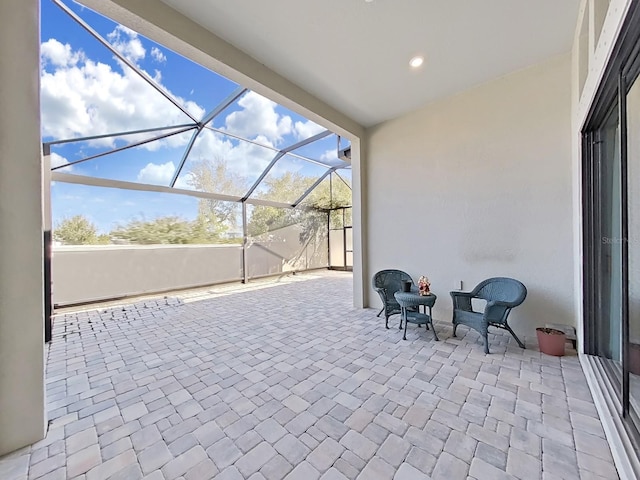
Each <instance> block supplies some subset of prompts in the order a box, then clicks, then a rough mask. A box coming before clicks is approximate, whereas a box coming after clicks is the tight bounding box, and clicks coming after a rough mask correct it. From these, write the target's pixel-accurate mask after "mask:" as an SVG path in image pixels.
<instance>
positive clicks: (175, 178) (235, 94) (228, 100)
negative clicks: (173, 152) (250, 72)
mask: <svg viewBox="0 0 640 480" xmlns="http://www.w3.org/2000/svg"><path fill="white" fill-rule="evenodd" d="M246 91H247V89H246V88H243V87H238V88H236V89H235V90H234V91H233V92H232V93H231V95H229V96H228V97H227V98H225V99H224V100H223V101H222V102H220V104H218V106H217V107H216V108H214V109H213V110H211V111H210V112H209V113H208V114H206V115H205V116H204V118H203V119H202V120H201V121H200V122H198V128H197V130H196V131H195V132H193V135H192V137H191V140H189V144H188V145H187V148H185V150H184V154H183V155H182V158H181V159H180V163H179V164H178V168H176V171H175V172H173V177H171V182H170V183H169V186H170V187H175V185H176V182H177V181H178V177H179V176H180V172H182V169H183V168H184V164H185V163H186V162H187V157H188V156H189V154H190V153H191V149H192V148H193V144H194V143H195V142H196V139H197V138H198V135H200V132H201V131H202V129H203V128H204V126H205V125H206V124H207V123H209V122H210V121H212V120H213V119H214V118H216V117H217V116H218V115H220V113H222V111H223V110H224V109H225V108H227V107H228V106H229V105H231V104H232V103H233V102H235V101H236V100H237V99H238V98H240V96H242V95H243V94H244V92H246Z"/></svg>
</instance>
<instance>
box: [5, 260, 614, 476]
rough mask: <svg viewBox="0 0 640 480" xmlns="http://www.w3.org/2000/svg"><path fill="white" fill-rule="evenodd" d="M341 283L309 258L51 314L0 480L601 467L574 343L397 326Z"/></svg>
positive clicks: (443, 326) (341, 276) (603, 449)
mask: <svg viewBox="0 0 640 480" xmlns="http://www.w3.org/2000/svg"><path fill="white" fill-rule="evenodd" d="M351 285H352V280H351V276H350V274H345V273H335V272H334V273H332V272H326V273H325V272H321V273H314V274H307V275H296V276H295V277H291V278H290V279H289V281H285V282H282V283H280V284H274V286H271V287H269V288H258V289H247V288H240V287H238V286H236V287H235V290H237V291H236V292H235V293H234V292H233V288H232V289H226V290H225V289H224V288H211V289H210V290H209V291H208V292H207V291H200V292H199V293H197V294H183V295H177V296H171V297H168V298H158V299H155V300H153V299H149V300H145V301H138V302H136V303H131V304H127V305H120V306H110V307H108V308H106V307H101V308H100V309H99V310H95V309H94V310H90V311H83V312H75V313H66V314H64V315H59V316H58V317H57V318H56V320H55V327H54V340H53V342H52V344H51V346H50V349H49V352H48V362H47V395H48V406H49V418H50V426H49V431H48V434H47V437H46V438H45V439H44V440H42V441H40V442H38V443H36V444H35V445H33V446H31V447H28V448H25V449H23V450H21V451H18V452H15V453H13V454H11V455H9V456H6V457H4V458H3V459H0V478H2V479H3V480H9V479H37V478H43V479H64V478H80V479H86V480H94V479H106V478H110V479H126V480H130V479H138V478H146V479H150V480H151V479H153V480H162V479H167V480H168V479H175V478H184V479H186V480H200V479H203V480H206V479H209V478H216V479H220V480H235V479H251V480H263V479H267V480H275V479H282V478H286V479H301V480H314V479H318V478H321V479H322V480H339V479H345V478H347V479H355V478H357V479H373V480H385V479H392V478H393V479H397V480H421V479H429V478H431V479H434V480H440V479H446V480H457V479H467V478H474V479H478V480H485V479H491V480H493V479H498V480H499V479H509V478H518V479H523V480H528V479H543V480H551V479H561V478H562V479H573V478H584V479H607V480H611V479H614V478H617V474H616V471H615V468H614V467H613V463H612V459H611V453H610V451H609V447H608V445H607V443H606V441H605V439H604V433H603V430H602V426H601V423H600V420H599V419H598V415H597V413H596V410H595V408H594V405H593V401H592V399H591V395H590V393H589V390H588V388H587V384H586V381H585V378H584V375H583V373H582V370H581V368H580V364H579V361H578V358H577V356H576V355H575V352H573V351H571V352H570V354H569V355H568V356H566V357H563V358H555V357H548V356H545V355H541V354H540V353H539V352H538V351H537V350H536V344H537V342H535V340H532V339H527V340H528V341H527V349H526V350H521V349H520V348H518V346H517V345H516V343H515V342H514V341H512V339H511V338H510V337H509V336H508V335H502V333H501V332H497V333H496V334H495V335H494V336H493V337H492V338H490V342H491V347H492V353H491V354H490V355H485V354H484V353H483V350H482V346H481V341H480V340H479V337H478V335H477V334H475V333H474V332H469V330H468V329H466V328H464V327H461V328H460V329H459V333H460V335H464V334H466V336H464V337H459V338H452V337H451V332H452V330H451V326H450V322H449V321H448V319H442V318H441V319H439V321H437V322H436V328H437V330H438V333H439V335H440V338H441V341H440V342H435V341H434V340H433V337H432V335H431V332H428V331H425V330H424V329H423V328H421V329H418V328H416V327H414V326H410V328H409V332H408V333H407V338H408V340H407V341H403V340H402V333H401V332H400V331H399V330H398V329H397V328H391V329H389V330H386V329H385V328H384V320H381V319H379V318H376V316H375V315H376V313H377V310H373V309H368V310H357V309H354V308H353V307H352V306H351V288H352V287H351ZM445 301H449V299H448V298H440V299H439V300H438V302H445ZM390 323H391V324H393V325H394V326H395V325H397V317H393V321H391V322H390ZM571 353H572V354H571Z"/></svg>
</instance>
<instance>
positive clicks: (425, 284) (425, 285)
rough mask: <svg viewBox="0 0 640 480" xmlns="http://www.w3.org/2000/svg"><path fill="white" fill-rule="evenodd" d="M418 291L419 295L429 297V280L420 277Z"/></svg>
mask: <svg viewBox="0 0 640 480" xmlns="http://www.w3.org/2000/svg"><path fill="white" fill-rule="evenodd" d="M418 291H419V292H420V295H430V294H431V283H429V279H428V278H427V277H425V276H424V275H422V276H421V277H420V279H419V280H418Z"/></svg>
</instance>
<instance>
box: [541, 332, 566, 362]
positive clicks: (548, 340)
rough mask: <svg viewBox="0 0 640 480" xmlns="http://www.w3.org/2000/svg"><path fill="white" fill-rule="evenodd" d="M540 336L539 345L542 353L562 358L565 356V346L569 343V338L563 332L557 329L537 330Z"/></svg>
mask: <svg viewBox="0 0 640 480" xmlns="http://www.w3.org/2000/svg"><path fill="white" fill-rule="evenodd" d="M536 335H538V345H539V346H540V351H541V352H542V353H546V354H547V355H553V356H556V357H562V356H563V355H564V346H565V343H567V336H566V335H565V334H564V332H563V331H561V330H556V329H555V328H543V327H538V328H536Z"/></svg>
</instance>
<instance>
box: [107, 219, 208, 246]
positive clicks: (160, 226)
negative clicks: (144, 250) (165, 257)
mask: <svg viewBox="0 0 640 480" xmlns="http://www.w3.org/2000/svg"><path fill="white" fill-rule="evenodd" d="M111 236H112V237H113V238H114V239H115V240H119V241H123V242H126V243H132V244H137V245H153V244H187V243H211V241H213V240H215V238H214V237H213V235H212V234H211V233H210V232H208V231H206V229H205V228H203V227H202V225H201V224H200V223H199V222H198V221H197V220H196V221H189V220H185V219H183V218H180V217H177V216H168V217H159V218H156V219H154V220H144V219H141V220H140V219H134V220H131V221H130V222H129V223H127V224H126V225H121V226H118V227H117V228H115V229H114V230H112V232H111Z"/></svg>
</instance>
